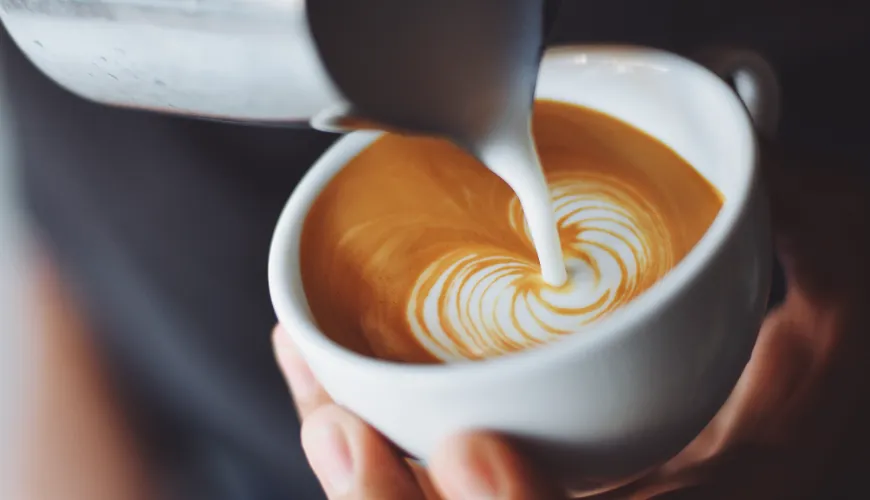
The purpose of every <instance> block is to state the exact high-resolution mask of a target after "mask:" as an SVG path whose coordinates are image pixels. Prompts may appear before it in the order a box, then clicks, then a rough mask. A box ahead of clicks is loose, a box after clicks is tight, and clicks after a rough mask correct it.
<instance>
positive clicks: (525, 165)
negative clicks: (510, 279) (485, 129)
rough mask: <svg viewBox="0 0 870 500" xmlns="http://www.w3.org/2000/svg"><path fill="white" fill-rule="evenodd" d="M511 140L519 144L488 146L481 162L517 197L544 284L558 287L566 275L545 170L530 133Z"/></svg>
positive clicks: (502, 142)
mask: <svg viewBox="0 0 870 500" xmlns="http://www.w3.org/2000/svg"><path fill="white" fill-rule="evenodd" d="M512 137H513V138H519V140H516V139H514V140H504V141H498V142H494V143H491V144H489V145H488V146H487V147H485V148H483V149H482V150H481V153H480V158H481V160H482V161H483V163H484V164H485V165H486V167H487V168H489V169H490V170H491V171H492V172H494V173H495V174H496V175H498V176H499V177H501V179H502V180H504V181H505V182H506V183H507V185H508V186H510V188H511V189H512V190H513V191H514V193H516V195H517V198H518V199H519V201H520V205H521V206H522V207H523V212H524V213H525V216H526V222H527V223H528V225H529V232H530V233H531V237H532V244H533V245H534V246H535V252H536V253H537V255H538V262H539V263H540V266H541V275H542V277H543V279H544V282H546V283H547V284H548V285H550V286H555V287H559V286H562V285H564V284H565V283H566V282H567V281H568V273H567V271H566V268H565V258H564V255H563V253H562V243H561V241H560V240H559V231H558V227H557V224H556V213H555V212H554V210H553V204H552V199H551V195H550V189H549V187H548V186H547V179H546V177H545V176H544V169H543V168H542V167H541V160H540V157H539V156H538V151H537V148H536V147H535V142H534V139H533V138H532V134H531V131H530V130H528V129H525V130H524V131H523V132H522V133H517V134H513V135H512Z"/></svg>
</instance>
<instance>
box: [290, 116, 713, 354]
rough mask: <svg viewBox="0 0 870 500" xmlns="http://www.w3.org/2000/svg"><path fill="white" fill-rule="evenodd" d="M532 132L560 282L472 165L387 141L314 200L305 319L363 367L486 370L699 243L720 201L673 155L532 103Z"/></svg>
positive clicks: (573, 325) (578, 327) (604, 309)
mask: <svg viewBox="0 0 870 500" xmlns="http://www.w3.org/2000/svg"><path fill="white" fill-rule="evenodd" d="M533 132H534V136H535V142H536V144H537V148H538V153H539V155H540V157H541V163H542V165H543V168H544V171H545V174H546V177H547V181H548V184H549V186H550V191H551V197H552V204H553V210H554V211H555V213H556V219H557V224H558V231H559V236H560V239H561V242H562V249H563V252H564V257H565V264H566V267H567V269H568V272H569V280H568V282H567V283H566V284H565V285H563V286H560V287H551V286H549V285H547V284H546V283H545V282H544V281H543V279H542V277H541V270H540V266H539V264H538V259H537V256H536V254H535V249H534V247H533V245H532V241H531V238H530V235H529V228H528V225H527V223H526V221H525V219H524V217H523V212H522V208H521V207H520V204H519V202H518V200H517V198H516V196H515V195H514V193H513V192H512V191H511V189H510V188H509V187H508V186H507V184H505V183H504V182H503V181H502V180H501V179H500V178H499V177H498V176H496V175H495V174H493V173H492V172H490V171H489V170H487V169H486V168H485V167H484V166H483V165H481V164H480V163H479V162H478V161H477V160H476V159H474V158H473V157H471V156H470V155H468V154H467V153H465V152H464V151H462V150H461V149H459V148H458V147H456V146H454V145H452V144H451V143H449V142H447V141H443V140H438V139H431V138H419V137H403V136H398V135H392V134H386V135H384V136H383V137H381V138H379V139H378V140H377V141H375V142H374V143H373V144H372V145H371V146H369V147H368V148H366V149H365V150H364V151H362V152H361V153H360V154H359V155H358V156H357V157H356V158H354V159H353V160H351V161H350V162H349V163H348V164H347V165H346V166H345V167H344V169H343V170H342V171H341V172H339V173H338V174H337V175H336V176H335V177H334V178H333V179H332V180H331V181H330V183H329V184H328V185H327V187H326V188H325V189H324V191H323V192H322V193H321V194H320V196H319V197H318V199H317V200H316V201H315V203H314V204H313V206H312V208H311V210H310V212H309V214H308V216H307V218H306V220H305V223H304V224H305V225H304V227H303V232H302V238H301V256H300V258H301V269H302V280H303V286H304V289H305V293H306V297H307V299H308V304H309V307H310V309H311V312H312V314H313V316H314V319H315V320H316V322H317V324H318V325H319V327H320V328H321V329H322V330H323V332H324V333H325V334H326V335H327V336H328V337H330V338H331V339H332V340H333V341H335V342H337V343H339V344H341V345H343V346H345V347H347V348H349V349H351V350H353V351H356V352H358V353H360V354H363V355H368V356H374V357H378V358H382V359H388V360H393V361H403V362H414V363H437V362H452V361H461V360H476V359H483V358H491V357H496V356H500V355H503V354H507V353H510V352H515V351H519V350H522V349H526V348H529V347H533V346H536V345H540V344H544V343H547V342H551V341H553V340H556V339H559V338H561V337H564V336H565V335H570V334H577V333H580V332H582V331H583V330H584V329H585V328H588V327H589V325H591V324H593V323H595V322H596V321H597V320H599V319H601V318H603V317H605V316H606V315H607V314H609V313H611V312H612V311H614V310H615V309H617V308H619V307H620V306H622V305H625V304H626V303H628V302H630V301H631V300H633V299H634V298H636V297H637V296H638V295H640V294H641V293H643V292H644V291H645V290H646V289H648V288H649V287H650V286H652V285H653V284H654V283H655V282H657V281H658V280H659V279H661V278H662V277H663V276H664V275H665V274H666V273H667V272H668V271H669V270H670V269H672V268H673V266H675V265H676V264H677V263H679V262H680V260H682V259H683V257H684V256H685V255H686V254H687V253H688V252H689V251H690V250H691V249H692V247H693V246H694V245H695V244H696V243H697V242H698V241H699V240H700V239H701V237H702V236H703V234H704V233H705V232H706V231H707V228H708V227H709V226H710V224H711V223H712V222H713V220H714V219H715V217H716V215H717V214H718V212H719V209H720V208H721V206H722V202H723V199H722V196H721V195H720V194H719V192H718V191H717V190H716V189H715V187H713V186H712V185H711V184H710V183H709V182H708V181H706V180H705V179H704V178H703V177H702V176H701V175H700V174H698V172H697V171H696V170H695V169H694V168H692V167H691V165H689V164H687V163H686V162H685V161H684V160H683V159H682V158H680V157H679V156H678V155H677V154H676V153H674V152H673V151H672V150H671V149H669V148H668V147H667V146H665V145H664V144H662V143H660V142H659V141H657V140H656V139H654V138H652V137H650V136H648V135H646V134H645V133H643V132H641V131H639V130H637V129H635V128H633V127H631V126H630V125H628V124H625V123H623V122H621V121H619V120H616V119H614V118H612V117H609V116H607V115H604V114H601V113H598V112H596V111H593V110H589V109H586V108H581V107H578V106H573V105H569V104H565V103H559V102H554V101H538V102H537V103H536V105H535V112H534V121H533Z"/></svg>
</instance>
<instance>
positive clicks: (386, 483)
mask: <svg viewBox="0 0 870 500" xmlns="http://www.w3.org/2000/svg"><path fill="white" fill-rule="evenodd" d="M302 447H303V448H304V449H305V455H306V456H307V457H308V461H309V463H310V464H311V468H312V469H314V473H315V474H316V475H317V478H318V479H319V480H320V484H321V485H322V486H323V489H324V490H325V491H326V494H327V496H328V497H329V498H330V499H332V500H344V499H351V498H353V499H360V500H369V499H372V500H375V499H377V500H423V499H424V496H423V493H422V491H421V490H420V488H419V487H418V485H417V482H416V481H415V479H414V475H413V474H412V473H411V470H410V469H409V468H408V466H407V465H406V464H405V461H404V460H403V459H402V458H400V457H399V456H398V454H397V453H396V452H395V451H394V450H393V448H392V447H391V446H390V445H389V443H387V441H386V440H385V439H384V438H383V437H382V436H381V435H380V434H378V433H377V432H376V431H375V430H374V429H372V428H371V427H369V426H368V425H366V424H365V423H364V422H363V421H362V420H360V419H359V418H358V417H356V416H354V415H353V414H352V413H350V412H348V411H347V410H344V409H343V408H341V407H340V406H338V405H335V404H330V405H326V406H323V407H321V408H320V409H318V410H317V411H315V412H314V413H312V414H310V415H309V416H308V418H306V419H305V421H304V422H303V423H302Z"/></svg>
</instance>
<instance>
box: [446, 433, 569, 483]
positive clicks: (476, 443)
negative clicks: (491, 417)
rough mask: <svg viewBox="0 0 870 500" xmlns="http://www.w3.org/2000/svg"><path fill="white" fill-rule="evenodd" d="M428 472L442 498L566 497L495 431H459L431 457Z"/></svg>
mask: <svg viewBox="0 0 870 500" xmlns="http://www.w3.org/2000/svg"><path fill="white" fill-rule="evenodd" d="M429 467H430V474H431V475H432V478H433V481H434V482H435V485H436V487H437V488H438V490H439V491H440V492H441V495H442V496H443V497H444V498H445V500H477V499H499V500H525V499H532V498H534V499H536V500H557V499H561V498H565V496H564V495H563V494H561V493H559V488H557V487H556V486H555V485H554V484H553V483H551V482H550V481H548V480H547V479H546V478H545V477H544V475H543V474H541V473H540V472H539V471H537V470H536V469H535V467H533V466H532V465H531V464H529V463H528V461H527V460H525V459H524V458H523V457H521V456H520V455H519V454H518V453H517V452H516V450H514V449H513V447H511V446H510V445H509V444H508V442H507V441H506V440H505V439H504V438H503V437H500V436H498V435H495V434H489V433H470V434H462V435H458V436H455V437H453V438H450V439H448V440H447V441H446V442H444V443H443V444H442V445H441V446H440V447H439V449H438V451H437V452H436V453H435V455H434V456H433V457H432V460H431V463H430V464H429Z"/></svg>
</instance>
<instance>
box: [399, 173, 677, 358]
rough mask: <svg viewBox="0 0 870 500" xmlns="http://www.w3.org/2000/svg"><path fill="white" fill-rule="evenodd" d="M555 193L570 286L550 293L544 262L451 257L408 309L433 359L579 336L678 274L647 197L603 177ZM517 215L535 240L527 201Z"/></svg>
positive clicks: (478, 253) (419, 287) (576, 180)
mask: <svg viewBox="0 0 870 500" xmlns="http://www.w3.org/2000/svg"><path fill="white" fill-rule="evenodd" d="M550 187H551V192H552V196H553V208H554V210H555V212H556V216H557V220H558V226H559V233H560V237H561V240H562V246H563V250H564V254H565V260H566V266H567V267H568V270H569V275H570V279H569V282H568V283H567V284H566V285H565V286H562V287H559V288H553V287H550V286H548V285H546V284H545V283H544V282H543V280H542V279H541V278H540V268H539V267H538V265H537V264H536V262H535V261H534V260H530V259H528V258H526V257H523V256H519V255H511V254H508V253H507V252H505V251H504V250H500V249H499V248H496V247H487V248H483V249H481V248H479V247H478V248H475V250H474V251H469V250H468V249H462V248H459V249H456V250H454V251H451V252H449V253H447V254H445V255H443V256H442V257H441V258H440V259H438V260H437V261H436V262H433V263H432V264H431V265H430V266H429V267H427V268H426V270H425V271H424V272H423V273H422V274H421V275H420V277H419V278H418V279H417V281H416V283H415V286H414V289H413V291H412V293H411V296H410V300H409V303H408V308H407V318H408V321H409V324H410V327H411V331H412V332H413V334H414V335H415V337H416V339H417V341H418V342H419V343H420V344H421V345H422V346H423V347H424V348H425V349H426V350H427V351H429V352H430V353H431V354H432V355H433V356H435V357H437V358H438V359H440V360H442V361H455V360H462V359H480V358H484V357H493V356H498V355H502V354H505V353H509V352H513V351H517V350H520V349H524V348H527V347H531V346H534V345H538V344H542V343H546V342H550V341H552V340H555V339H557V338H559V337H561V336H563V335H566V334H570V333H575V332H578V331H580V330H582V329H583V328H584V327H585V326H588V325H589V324H591V323H593V322H594V321H596V320H598V319H599V318H601V317H602V316H604V315H606V314H607V313H609V312H611V311H613V310H614V309H615V308H617V307H619V306H621V305H623V304H625V303H626V302H628V301H630V300H632V299H633V298H634V297H636V296H637V295H638V294H640V293H641V292H642V291H643V290H645V289H646V288H648V287H649V286H650V285H652V284H653V283H654V282H655V281H657V280H658V279H659V278H660V277H661V276H662V275H664V273H666V272H667V271H668V270H669V269H670V268H671V267H672V265H673V261H674V256H673V252H672V251H671V245H670V243H669V241H670V236H669V232H668V228H667V226H666V224H665V223H664V221H663V220H662V219H661V218H660V217H659V216H658V215H657V214H656V213H655V210H653V209H652V205H651V204H650V203H648V202H647V201H646V200H645V199H644V198H643V197H642V195H641V194H640V193H639V192H637V191H635V190H632V189H631V188H630V187H628V186H627V185H625V183H620V182H619V181H618V180H617V179H611V178H607V177H605V176H603V175H598V174H586V175H582V176H574V177H572V178H570V179H562V180H560V181H557V182H554V183H552V184H551V186H550ZM507 210H508V213H507V214H506V215H507V216H508V217H510V220H511V224H512V227H513V228H514V230H515V231H517V232H518V234H520V235H522V236H523V237H524V238H525V239H527V240H528V239H529V230H528V226H527V224H525V223H524V220H523V217H522V211H521V209H520V207H519V204H518V202H517V201H516V200H514V201H513V202H512V203H511V205H510V206H509V207H507Z"/></svg>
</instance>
